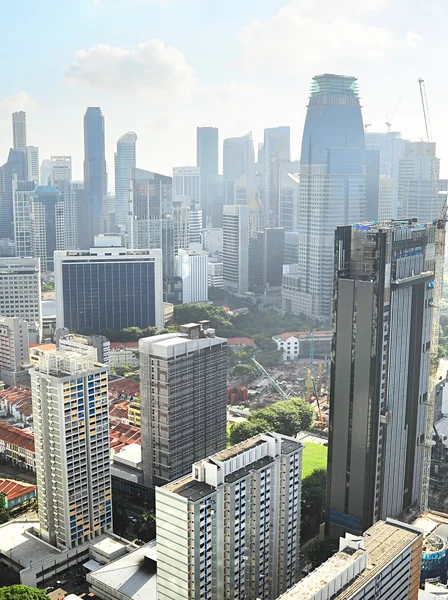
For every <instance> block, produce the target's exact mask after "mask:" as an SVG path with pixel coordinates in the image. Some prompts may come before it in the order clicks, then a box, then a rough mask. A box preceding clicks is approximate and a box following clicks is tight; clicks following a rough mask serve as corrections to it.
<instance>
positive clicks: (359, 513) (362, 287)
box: [327, 220, 436, 535]
mask: <svg viewBox="0 0 448 600" xmlns="http://www.w3.org/2000/svg"><path fill="white" fill-rule="evenodd" d="M435 235H436V231H435V225H433V224H428V225H425V224H418V223H416V222H415V220H414V221H411V220H410V221H392V222H390V221H388V222H385V223H375V224H373V223H372V224H370V223H362V224H359V225H353V226H345V227H338V229H337V231H336V242H335V251H334V252H335V265H336V266H335V269H336V270H335V287H334V313H333V332H334V335H333V350H332V364H331V390H330V395H331V404H330V433H329V443H328V445H329V455H328V488H327V508H328V511H327V515H328V520H327V530H328V531H329V532H330V534H331V535H339V534H340V533H341V532H343V531H349V532H352V533H355V534H359V533H361V532H363V531H365V530H366V529H367V528H368V527H370V526H371V525H372V524H373V523H375V522H376V521H378V520H380V519H385V518H386V517H392V518H393V517H396V516H397V515H400V514H401V513H402V512H403V511H405V510H407V509H408V508H410V507H417V508H418V506H419V503H420V496H421V487H422V478H423V456H424V450H425V448H424V445H423V441H422V440H424V438H425V429H426V412H427V409H426V407H427V397H428V393H429V369H430V356H429V352H428V351H429V349H430V346H431V333H432V312H433V311H432V305H433V300H432V298H433V294H434V260H435V258H434V255H435V248H434V242H435Z"/></svg>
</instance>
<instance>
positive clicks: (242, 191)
mask: <svg viewBox="0 0 448 600" xmlns="http://www.w3.org/2000/svg"><path fill="white" fill-rule="evenodd" d="M231 184H232V187H233V198H232V199H230V198H229V201H228V204H243V205H244V206H247V205H248V204H249V199H250V197H251V195H252V194H253V193H254V190H256V189H257V178H256V172H255V164H254V163H252V164H250V165H248V167H247V171H245V172H244V173H243V174H242V175H240V176H239V177H238V178H237V179H235V180H234V181H232V182H231ZM227 191H228V193H230V188H228V189H227Z"/></svg>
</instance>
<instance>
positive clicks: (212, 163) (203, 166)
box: [196, 127, 218, 226]
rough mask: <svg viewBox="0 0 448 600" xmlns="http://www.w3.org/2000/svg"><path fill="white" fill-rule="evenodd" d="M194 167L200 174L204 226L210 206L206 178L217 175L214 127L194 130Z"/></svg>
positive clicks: (208, 215)
mask: <svg viewBox="0 0 448 600" xmlns="http://www.w3.org/2000/svg"><path fill="white" fill-rule="evenodd" d="M196 153H197V160H196V165H197V166H198V167H199V169H200V172H201V200H202V201H201V208H202V213H203V216H204V226H206V225H207V219H210V218H211V212H212V206H210V202H209V199H208V196H207V177H216V176H217V175H218V129H217V128H216V127H198V128H197V129H196Z"/></svg>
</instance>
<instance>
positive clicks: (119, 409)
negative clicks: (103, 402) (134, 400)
mask: <svg viewBox="0 0 448 600" xmlns="http://www.w3.org/2000/svg"><path fill="white" fill-rule="evenodd" d="M128 408H129V401H126V402H120V403H119V404H114V405H111V406H110V408H109V415H110V416H111V417H116V418H117V419H127V418H128Z"/></svg>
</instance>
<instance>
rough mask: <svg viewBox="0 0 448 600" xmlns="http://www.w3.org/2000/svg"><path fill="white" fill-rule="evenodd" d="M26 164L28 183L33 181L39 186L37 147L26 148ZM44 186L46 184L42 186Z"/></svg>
mask: <svg viewBox="0 0 448 600" xmlns="http://www.w3.org/2000/svg"><path fill="white" fill-rule="evenodd" d="M26 163H27V178H28V181H34V183H35V184H36V186H38V185H39V148H37V146H27V147H26ZM44 185H46V184H44Z"/></svg>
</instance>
